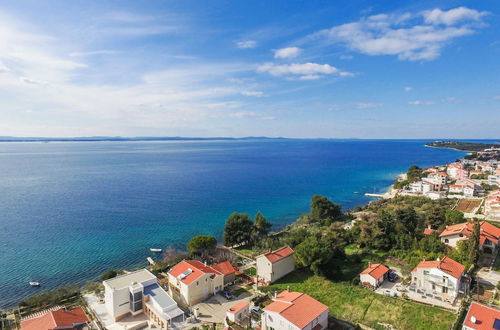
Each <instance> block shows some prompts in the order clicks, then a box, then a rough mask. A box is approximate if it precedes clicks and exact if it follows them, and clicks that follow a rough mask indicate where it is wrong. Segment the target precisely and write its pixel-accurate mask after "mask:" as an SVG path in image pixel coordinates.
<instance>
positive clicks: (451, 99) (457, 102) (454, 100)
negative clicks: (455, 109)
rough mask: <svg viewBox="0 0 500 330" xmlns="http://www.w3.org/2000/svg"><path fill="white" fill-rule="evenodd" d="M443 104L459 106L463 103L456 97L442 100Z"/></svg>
mask: <svg viewBox="0 0 500 330" xmlns="http://www.w3.org/2000/svg"><path fill="white" fill-rule="evenodd" d="M442 102H446V103H454V104H459V103H462V100H460V99H457V98H456V97H445V98H444V99H442Z"/></svg>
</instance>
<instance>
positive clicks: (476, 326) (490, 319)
mask: <svg viewBox="0 0 500 330" xmlns="http://www.w3.org/2000/svg"><path fill="white" fill-rule="evenodd" d="M462 329H463V330H483V329H488V330H490V329H500V309H497V308H494V307H490V306H486V305H483V304H480V303H478V302H475V301H474V302H472V303H471V304H470V307H469V311H468V312H467V315H466V316H465V320H464V324H463V327H462Z"/></svg>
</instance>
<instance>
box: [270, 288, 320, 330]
mask: <svg viewBox="0 0 500 330" xmlns="http://www.w3.org/2000/svg"><path fill="white" fill-rule="evenodd" d="M261 326H262V330H300V329H305V330H311V329H314V330H320V329H326V328H327V327H328V307H327V306H325V305H323V304H322V303H320V302H319V301H317V300H316V299H314V298H312V297H311V296H309V295H307V294H305V293H301V292H291V291H288V290H287V291H283V292H281V293H280V294H278V295H277V296H275V297H274V298H273V302H272V303H270V304H269V305H267V306H266V307H265V308H264V310H263V313H262V315H261Z"/></svg>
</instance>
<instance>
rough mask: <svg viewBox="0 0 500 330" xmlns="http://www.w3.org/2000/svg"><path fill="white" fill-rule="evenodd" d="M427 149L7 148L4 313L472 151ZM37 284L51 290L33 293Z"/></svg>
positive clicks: (0, 191)
mask: <svg viewBox="0 0 500 330" xmlns="http://www.w3.org/2000/svg"><path fill="white" fill-rule="evenodd" d="M424 143H425V141H388V140H383V141H378V140H345V141H343V140H255V141H252V140H248V141H196V142H190V141H177V142H168V141H162V142H60V143H14V142H13V143H0V307H8V306H12V305H13V304H15V303H16V302H18V301H19V300H20V299H22V298H24V297H27V296H29V295H32V294H35V293H37V292H39V291H40V290H43V289H51V288H54V287H57V286H61V285H64V284H69V283H84V282H85V281H88V280H92V279H95V278H97V277H98V276H99V274H101V273H103V272H105V271H106V270H108V269H111V268H126V267H135V266H138V265H141V264H145V258H146V257H148V256H150V255H151V253H150V252H149V248H150V247H162V248H165V247H167V246H169V245H175V246H177V247H183V246H184V245H185V243H186V241H187V240H188V239H189V238H190V237H191V236H193V235H196V234H214V235H216V236H217V237H220V236H221V232H222V228H223V226H224V222H225V220H226V219H227V217H228V216H229V215H230V214H231V212H233V211H237V212H247V213H250V214H251V215H252V216H253V215H254V214H255V213H256V212H257V211H259V210H260V211H262V212H263V213H264V215H265V216H266V217H267V218H268V219H270V220H271V222H272V223H274V224H275V225H276V226H277V227H279V226H283V225H285V224H287V223H290V222H292V221H293V220H294V219H296V218H297V217H298V216H299V215H300V214H301V213H304V212H307V211H308V207H309V201H310V198H311V196H312V195H313V194H323V195H326V196H328V197H330V198H331V199H332V200H333V201H335V202H337V203H340V204H342V205H343V206H344V208H352V207H354V206H356V205H362V204H365V203H367V202H368V201H370V199H369V198H366V197H364V196H363V193H365V192H371V193H373V192H383V191H384V190H386V189H387V188H388V187H389V186H390V185H391V183H392V182H393V180H394V177H395V176H396V175H397V174H398V173H401V172H404V171H405V170H406V169H407V168H408V167H409V166H410V165H411V164H417V165H420V166H429V165H437V164H442V163H446V162H450V161H453V160H455V159H456V158H459V157H461V156H462V155H463V154H464V153H461V152H457V151H453V150H445V149H434V148H426V147H424ZM354 192H360V194H354ZM31 280H36V281H40V282H41V283H42V288H41V289H37V288H31V287H30V286H29V285H28V281H31Z"/></svg>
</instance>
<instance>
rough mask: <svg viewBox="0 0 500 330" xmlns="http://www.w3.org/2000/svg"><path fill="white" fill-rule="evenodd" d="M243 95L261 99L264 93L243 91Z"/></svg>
mask: <svg viewBox="0 0 500 330" xmlns="http://www.w3.org/2000/svg"><path fill="white" fill-rule="evenodd" d="M241 95H244V96H255V97H261V96H263V95H264V93H262V92H261V91H243V92H241Z"/></svg>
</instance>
